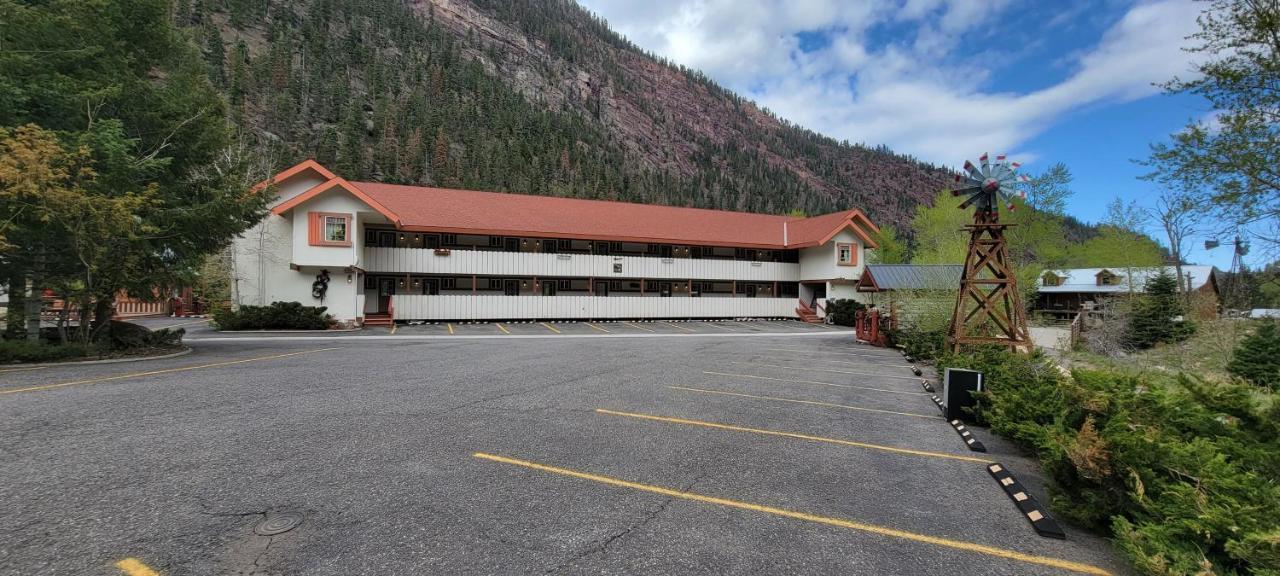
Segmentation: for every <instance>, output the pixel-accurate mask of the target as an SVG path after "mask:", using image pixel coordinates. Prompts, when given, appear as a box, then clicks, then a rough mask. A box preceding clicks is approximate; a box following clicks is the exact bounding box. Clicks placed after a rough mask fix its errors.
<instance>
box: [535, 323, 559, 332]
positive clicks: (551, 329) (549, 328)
mask: <svg viewBox="0 0 1280 576" xmlns="http://www.w3.org/2000/svg"><path fill="white" fill-rule="evenodd" d="M539 324H541V325H543V326H545V327H546V328H547V330H550V331H552V332H555V333H556V334H560V333H561V332H560V331H559V330H557V329H556V327H555V326H552V325H550V324H547V323H546V322H539Z"/></svg>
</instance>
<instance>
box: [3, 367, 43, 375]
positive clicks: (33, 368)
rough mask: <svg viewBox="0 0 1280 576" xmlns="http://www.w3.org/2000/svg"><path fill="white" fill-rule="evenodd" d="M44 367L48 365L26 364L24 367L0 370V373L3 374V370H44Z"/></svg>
mask: <svg viewBox="0 0 1280 576" xmlns="http://www.w3.org/2000/svg"><path fill="white" fill-rule="evenodd" d="M45 368H48V366H27V367H26V368H9V369H6V370H0V374H4V373H5V372H28V371H31V370H44V369H45Z"/></svg>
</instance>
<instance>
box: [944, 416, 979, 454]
mask: <svg viewBox="0 0 1280 576" xmlns="http://www.w3.org/2000/svg"><path fill="white" fill-rule="evenodd" d="M950 424H951V427H952V428H955V429H956V433H957V434H959V435H960V439H961V440H964V444H965V446H968V447H969V449H970V450H973V451H974V452H986V451H987V447H986V446H983V445H982V441H981V440H978V439H977V438H974V436H973V432H970V431H969V429H968V428H967V427H965V425H964V422H961V421H959V420H952V421H950Z"/></svg>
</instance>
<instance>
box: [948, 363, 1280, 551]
mask: <svg viewBox="0 0 1280 576" xmlns="http://www.w3.org/2000/svg"><path fill="white" fill-rule="evenodd" d="M938 365H939V366H940V367H941V366H952V367H963V368H970V369H975V370H980V371H982V372H984V373H985V374H986V383H987V391H986V392H985V393H983V394H982V395H981V398H980V399H979V403H978V405H977V407H976V409H975V411H974V417H975V419H976V420H977V421H978V422H980V423H984V424H988V425H990V426H991V428H992V430H994V431H995V432H996V433H998V434H1001V435H1003V436H1006V437H1008V438H1011V439H1013V440H1014V441H1016V442H1017V443H1018V444H1020V445H1022V446H1024V447H1026V448H1027V449H1029V450H1031V451H1032V452H1034V453H1035V454H1036V455H1037V456H1038V457H1039V459H1040V462H1041V464H1042V465H1043V467H1044V470H1045V472H1046V474H1047V476H1048V478H1049V492H1050V500H1051V505H1052V508H1053V509H1054V510H1055V512H1057V513H1058V514H1059V515H1060V516H1062V517H1064V518H1066V519H1069V520H1072V521H1074V522H1076V523H1079V524H1081V525H1083V526H1086V527H1089V528H1093V529H1096V530H1100V531H1103V532H1107V533H1109V534H1110V535H1111V536H1112V537H1113V539H1114V542H1115V544H1116V547H1117V548H1118V549H1119V550H1120V551H1121V552H1122V553H1124V554H1125V555H1126V556H1127V557H1128V558H1129V559H1130V560H1131V561H1132V562H1133V564H1134V566H1135V567H1136V568H1137V569H1138V570H1139V571H1140V572H1141V573H1144V574H1159V575H1173V574H1202V575H1209V574H1221V575H1225V574H1280V524H1277V521H1276V519H1277V518H1280V482H1278V481H1277V479H1280V404H1277V402H1276V400H1275V396H1274V394H1272V393H1270V392H1268V391H1265V390H1259V389H1258V388H1256V387H1254V386H1251V385H1249V384H1247V383H1244V382H1240V381H1235V382H1212V381H1205V380H1202V379H1199V378H1195V377H1191V376H1186V375H1177V376H1172V375H1167V374H1141V375H1134V374H1123V373H1119V372H1115V371H1100V370H1077V371H1074V372H1073V373H1072V375H1071V377H1070V378H1068V377H1066V376H1064V375H1063V374H1062V373H1061V372H1060V371H1058V369H1057V367H1056V366H1055V365H1054V364H1053V363H1052V362H1050V361H1049V360H1048V359H1046V358H1044V357H1043V356H1040V355H1038V354H1034V355H1025V354H1024V355H1018V354H1012V353H1009V352H1007V351H1005V350H1002V349H979V350H975V351H973V352H971V353H966V354H964V355H948V356H944V357H942V358H940V361H939V363H938ZM939 371H940V372H941V368H940V369H939Z"/></svg>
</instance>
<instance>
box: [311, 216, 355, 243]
mask: <svg viewBox="0 0 1280 576" xmlns="http://www.w3.org/2000/svg"><path fill="white" fill-rule="evenodd" d="M308 216H309V218H308V220H309V222H308V230H307V236H308V238H309V239H310V241H311V242H310V244H311V245H312V246H350V245H351V215H350V214H336V213H332V212H311V213H309V214H308Z"/></svg>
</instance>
